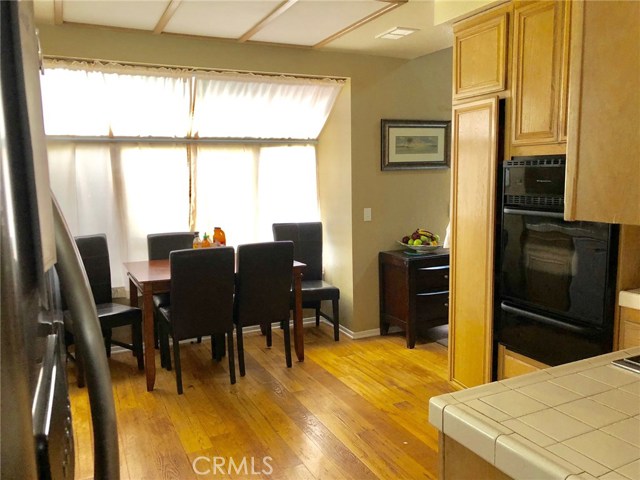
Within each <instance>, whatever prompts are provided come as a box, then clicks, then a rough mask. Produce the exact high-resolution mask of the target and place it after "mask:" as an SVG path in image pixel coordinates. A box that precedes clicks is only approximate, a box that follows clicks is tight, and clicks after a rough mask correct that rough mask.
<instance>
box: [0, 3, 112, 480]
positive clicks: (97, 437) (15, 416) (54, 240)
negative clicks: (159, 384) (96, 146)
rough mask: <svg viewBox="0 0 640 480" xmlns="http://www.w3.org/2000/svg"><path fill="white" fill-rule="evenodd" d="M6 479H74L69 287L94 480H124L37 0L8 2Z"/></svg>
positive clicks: (2, 320)
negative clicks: (46, 115)
mask: <svg viewBox="0 0 640 480" xmlns="http://www.w3.org/2000/svg"><path fill="white" fill-rule="evenodd" d="M0 47H1V52H2V56H1V63H0V91H1V94H2V96H1V98H0V163H1V169H0V185H1V186H0V195H1V203H0V205H1V210H0V220H1V227H2V231H1V244H0V262H1V267H2V268H1V277H0V288H1V303H0V312H1V317H0V342H1V344H0V348H1V352H0V353H1V359H0V367H1V380H2V384H1V399H0V428H1V436H0V443H1V454H0V459H1V462H0V477H2V478H21V479H22V478H25V479H26V478H43V479H48V478H51V479H60V478H73V477H74V442H73V428H72V419H71V408H70V404H69V395H68V389H67V378H66V373H65V371H66V361H67V358H66V350H65V345H64V323H63V315H62V311H61V308H60V305H61V301H60V288H61V287H60V286H62V288H63V290H64V292H65V298H66V301H67V304H68V306H69V309H70V310H71V314H72V316H73V318H74V319H76V320H75V324H76V326H75V327H74V328H75V331H74V335H75V341H76V342H77V343H78V344H79V346H80V347H81V350H82V351H83V352H86V354H85V355H84V361H85V365H86V384H87V390H88V394H89V398H90V401H91V421H92V424H93V432H94V459H95V460H94V476H95V478H118V477H119V463H118V441H117V425H116V416H115V409H114V402H113V393H112V389H111V379H110V374H109V367H108V364H107V359H106V355H105V350H104V346H103V342H102V335H101V331H100V325H99V322H98V318H97V314H96V309H95V305H94V303H93V298H92V295H91V291H90V289H89V285H88V281H87V279H86V275H85V273H84V268H83V266H82V262H81V261H80V257H79V255H78V252H77V249H76V247H75V242H74V240H73V237H72V236H71V235H70V233H69V230H68V228H67V226H66V223H65V221H64V218H63V216H62V214H61V212H60V210H59V209H58V207H57V205H56V203H55V200H54V199H53V197H52V195H51V193H50V188H49V177H48V163H47V152H46V141H45V134H44V127H43V117H42V101H41V94H40V69H41V62H40V52H39V44H38V40H37V36H36V32H35V28H34V21H33V5H32V3H31V2H30V1H5V0H2V1H0Z"/></svg>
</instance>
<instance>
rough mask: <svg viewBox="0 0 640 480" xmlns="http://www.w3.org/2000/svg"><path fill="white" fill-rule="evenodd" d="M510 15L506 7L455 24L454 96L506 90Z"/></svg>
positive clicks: (464, 96) (456, 97) (455, 98)
mask: <svg viewBox="0 0 640 480" xmlns="http://www.w3.org/2000/svg"><path fill="white" fill-rule="evenodd" d="M508 15H509V14H508V9H507V8H504V7H503V8H500V9H497V10H492V11H491V12H488V13H486V14H482V15H478V16H476V17H474V18H473V19H471V20H466V21H464V22H461V23H459V24H457V25H455V26H454V42H453V79H454V80H453V98H454V100H457V99H460V98H466V97H471V96H475V95H481V94H485V93H493V92H500V91H503V90H505V88H506V77H507V75H506V70H507V69H506V64H507V33H508V31H507V29H508V24H509V17H508Z"/></svg>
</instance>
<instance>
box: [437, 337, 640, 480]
mask: <svg viewBox="0 0 640 480" xmlns="http://www.w3.org/2000/svg"><path fill="white" fill-rule="evenodd" d="M639 354H640V348H632V349H628V350H624V351H619V352H614V353H610V354H607V355H601V356H599V357H594V358H590V359H587V360H581V361H579V362H574V363H568V364H565V365H560V366H558V367H553V368H548V369H546V370H541V371H539V372H535V373H531V374H528V375H523V376H521V377H516V378H512V379H508V380H503V381H500V382H493V383H490V384H486V385H481V386H479V387H475V388H470V389H467V390H462V391H459V392H455V393H450V394H446V395H440V396H438V397H433V398H432V399H431V400H430V402H429V422H430V423H431V424H433V425H434V426H435V427H436V428H438V429H439V430H440V431H441V432H442V433H444V434H445V435H446V436H447V437H450V438H452V439H453V440H455V441H456V442H458V443H459V444H461V445H462V446H464V447H466V448H467V449H469V450H471V451H472V452H474V453H475V454H476V455H478V456H480V457H481V458H482V459H484V460H485V461H486V462H488V463H489V464H491V465H493V466H495V467H496V468H497V469H499V470H500V471H502V472H504V473H505V474H506V475H508V476H510V477H512V478H515V479H545V480H546V479H558V480H560V479H562V480H565V479H566V480H578V479H585V480H586V479H590V480H593V479H594V478H597V479H602V480H614V479H620V480H640V374H638V373H634V372H631V371H628V370H625V369H622V368H619V367H616V366H614V365H612V364H611V361H612V360H615V359H617V358H624V357H629V356H632V355H639Z"/></svg>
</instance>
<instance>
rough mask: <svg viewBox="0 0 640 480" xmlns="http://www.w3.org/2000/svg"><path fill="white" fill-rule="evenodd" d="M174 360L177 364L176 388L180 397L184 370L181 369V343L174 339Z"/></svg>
mask: <svg viewBox="0 0 640 480" xmlns="http://www.w3.org/2000/svg"><path fill="white" fill-rule="evenodd" d="M173 358H174V361H175V364H176V387H177V389H178V395H182V368H181V367H180V342H179V341H178V340H176V339H175V337H174V339H173Z"/></svg>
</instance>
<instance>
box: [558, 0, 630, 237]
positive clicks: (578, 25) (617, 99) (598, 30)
mask: <svg viewBox="0 0 640 480" xmlns="http://www.w3.org/2000/svg"><path fill="white" fill-rule="evenodd" d="M571 17H572V18H571V65H570V72H569V85H570V93H569V95H570V96H569V105H570V108H569V134H568V139H567V180H566V193H565V219H567V220H589V221H596V222H608V223H621V224H629V225H640V73H639V72H640V41H639V39H640V22H638V19H639V18H640V2H635V1H630V2H591V1H589V2H574V3H573V4H572V16H571Z"/></svg>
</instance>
